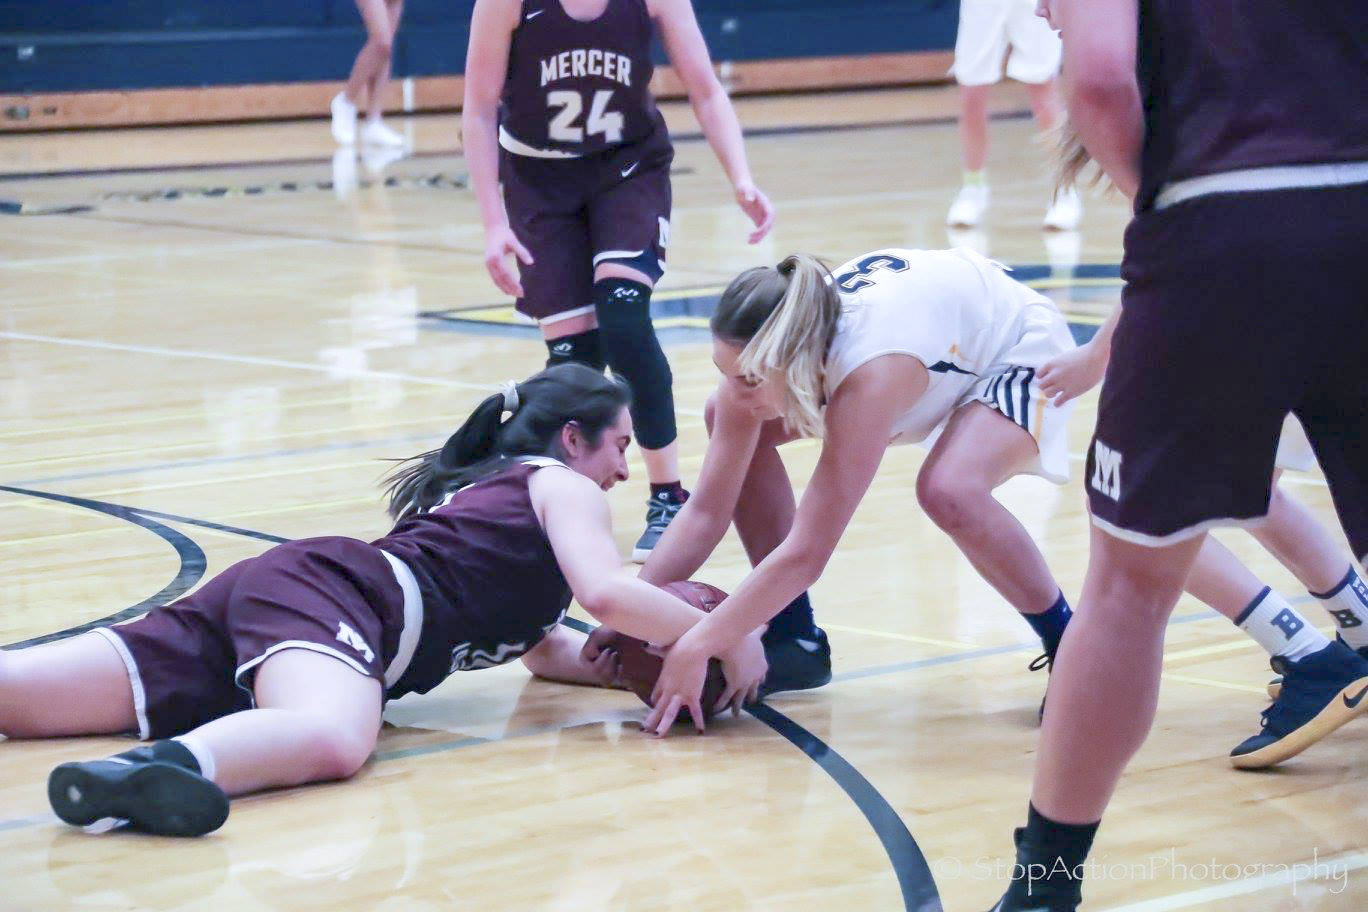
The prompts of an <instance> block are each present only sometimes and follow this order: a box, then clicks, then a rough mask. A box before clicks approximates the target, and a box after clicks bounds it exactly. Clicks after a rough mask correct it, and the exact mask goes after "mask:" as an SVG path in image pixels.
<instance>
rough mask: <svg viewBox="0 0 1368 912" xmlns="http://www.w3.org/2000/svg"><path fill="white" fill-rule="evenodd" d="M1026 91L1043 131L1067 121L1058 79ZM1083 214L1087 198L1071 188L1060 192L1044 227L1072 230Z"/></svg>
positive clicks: (1027, 86) (1033, 112)
mask: <svg viewBox="0 0 1368 912" xmlns="http://www.w3.org/2000/svg"><path fill="white" fill-rule="evenodd" d="M1025 85H1026V94H1027V95H1028V96H1029V97H1030V99H1031V113H1032V115H1034V117H1035V122H1036V126H1038V127H1039V128H1040V132H1041V133H1049V131H1051V130H1053V129H1054V128H1055V127H1057V126H1059V124H1060V123H1061V122H1062V121H1063V120H1064V102H1063V100H1062V99H1061V98H1060V96H1059V84H1058V81H1057V80H1054V79H1051V80H1050V81H1048V82H1028V83H1026V84H1025ZM1082 217H1083V201H1082V199H1081V198H1080V197H1079V195H1078V190H1077V189H1076V188H1074V187H1068V188H1066V189H1064V190H1061V191H1059V193H1058V195H1057V196H1056V197H1055V198H1054V200H1052V201H1051V203H1050V208H1049V209H1047V210H1045V219H1044V226H1045V227H1046V228H1051V229H1054V230H1056V231H1072V230H1073V229H1075V228H1077V227H1078V222H1079V219H1081V218H1082Z"/></svg>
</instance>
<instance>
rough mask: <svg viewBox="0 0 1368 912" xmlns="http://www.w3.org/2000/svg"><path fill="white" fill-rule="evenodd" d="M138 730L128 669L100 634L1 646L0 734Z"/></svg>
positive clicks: (43, 735)
mask: <svg viewBox="0 0 1368 912" xmlns="http://www.w3.org/2000/svg"><path fill="white" fill-rule="evenodd" d="M137 730H138V720H137V717H136V715H135V714H134V711H133V688H132V685H131V684H130V682H129V680H128V670H127V668H125V666H124V663H123V659H121V658H120V657H119V653H118V652H117V651H116V650H115V648H114V645H113V644H112V643H110V642H109V641H108V640H106V639H105V638H104V637H103V636H101V635H100V634H97V633H94V632H90V633H83V634H81V635H79V636H74V637H71V638H70V639H66V640H58V641H57V642H55V643H44V644H43V645H41V646H30V647H29V648H27V649H15V650H0V734H3V735H5V736H7V737H10V738H53V737H58V736H62V735H103V734H112V733H116V732H129V731H132V732H136V731H137Z"/></svg>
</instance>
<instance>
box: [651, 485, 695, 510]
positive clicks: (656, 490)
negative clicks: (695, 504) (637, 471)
mask: <svg viewBox="0 0 1368 912" xmlns="http://www.w3.org/2000/svg"><path fill="white" fill-rule="evenodd" d="M657 499H664V500H668V501H670V502H671V503H677V504H682V503H683V502H684V501H686V500H688V499H689V492H688V491H686V490H684V485H683V484H681V483H680V482H678V481H670V482H666V483H665V484H656V483H655V482H652V483H651V500H657Z"/></svg>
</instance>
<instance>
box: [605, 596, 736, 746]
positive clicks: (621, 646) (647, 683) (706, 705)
mask: <svg viewBox="0 0 1368 912" xmlns="http://www.w3.org/2000/svg"><path fill="white" fill-rule="evenodd" d="M660 588H662V589H664V590H665V591H666V592H668V593H670V594H671V595H673V596H676V597H678V598H681V599H683V600H684V601H686V602H688V603H689V604H690V605H693V606H694V607H695V608H701V609H702V610H704V611H712V610H713V609H714V608H716V607H717V606H718V605H720V604H722V600H723V599H725V598H726V597H727V593H725V592H723V591H722V590H721V589H718V588H717V587H716V586H710V585H708V584H707V583H700V582H697V581H695V580H684V581H682V582H678V583H668V584H666V585H664V586H661V587H660ZM604 648H605V649H615V650H617V654H618V658H619V659H620V660H621V662H622V666H621V676H622V681H623V683H624V684H626V685H627V687H628V688H629V689H630V690H631V691H632V693H634V694H636V695H637V696H638V697H640V698H641V700H642V702H643V703H645V704H646V705H647V706H650V705H652V704H651V691H652V690H654V689H655V683H656V679H657V678H659V677H660V669H661V668H662V667H664V665H665V660H664V659H662V658H661V657H660V656H657V655H652V654H651V653H650V652H648V651H647V649H646V641H645V640H638V639H637V638H636V637H630V636H627V635H626V634H625V633H619V634H617V635H616V636H615V637H613V639H611V640H609V641H608V642H607V643H606V644H604ZM726 686H727V681H726V679H725V678H724V677H723V676H722V663H721V662H720V661H718V660H717V659H711V660H710V661H709V662H708V675H707V677H706V678H704V680H703V699H702V706H703V715H704V718H711V717H712V716H713V715H714V713H713V706H714V705H715V704H716V703H717V701H718V699H720V698H721V696H722V691H723V690H725V689H726ZM692 718H693V717H692V716H691V715H690V713H689V711H688V710H687V709H682V710H680V712H679V718H678V719H677V720H676V722H680V721H686V720H691V719H692Z"/></svg>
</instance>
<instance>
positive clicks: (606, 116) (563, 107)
mask: <svg viewBox="0 0 1368 912" xmlns="http://www.w3.org/2000/svg"><path fill="white" fill-rule="evenodd" d="M612 99H613V93H612V91H611V90H609V89H599V90H598V91H597V92H595V93H594V100H593V101H592V102H590V104H589V117H588V119H587V120H585V122H584V127H583V128H581V127H576V126H574V125H573V124H574V123H575V121H576V120H577V119H578V118H579V116H580V112H581V111H583V110H584V101H583V100H582V99H581V98H580V93H579V92H570V91H566V90H564V89H561V90H558V91H555V92H547V93H546V106H547V107H549V108H560V110H559V111H557V112H556V116H555V117H552V118H551V126H550V127H549V128H548V129H547V131H546V132H547V135H548V136H550V137H551V138H552V139H554V140H556V141H558V142H583V141H584V133H585V131H586V130H587V131H588V132H589V135H590V136H593V135H594V134H595V133H601V134H603V137H604V138H605V139H607V140H608V142H611V143H615V142H621V141H622V125H623V122H624V121H623V117H622V114H620V113H619V112H617V111H609V110H607V108H608V102H610V101H612Z"/></svg>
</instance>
